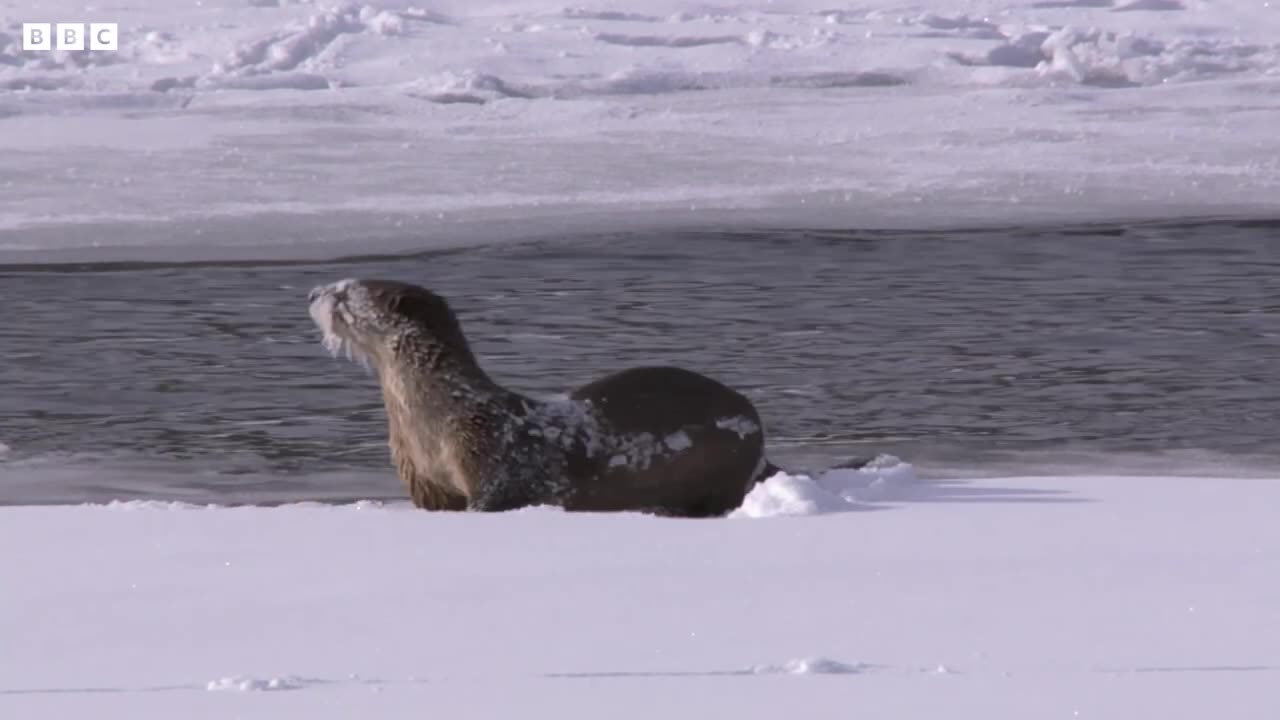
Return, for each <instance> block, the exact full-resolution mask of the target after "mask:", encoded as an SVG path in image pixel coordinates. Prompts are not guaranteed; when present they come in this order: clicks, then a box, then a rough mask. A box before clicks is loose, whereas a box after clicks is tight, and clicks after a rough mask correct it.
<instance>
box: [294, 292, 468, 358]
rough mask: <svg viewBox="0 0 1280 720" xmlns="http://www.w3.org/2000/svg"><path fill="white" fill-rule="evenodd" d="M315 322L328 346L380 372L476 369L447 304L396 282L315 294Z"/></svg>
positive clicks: (313, 304) (433, 296) (311, 310)
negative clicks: (442, 365) (443, 365)
mask: <svg viewBox="0 0 1280 720" xmlns="http://www.w3.org/2000/svg"><path fill="white" fill-rule="evenodd" d="M310 301H311V307H310V312H311V318H312V320H314V321H315V323H316V325H317V326H318V327H319V328H320V330H321V331H322V332H323V333H324V346H325V348H327V349H328V350H329V352H331V353H333V354H334V355H335V356H336V355H337V354H338V353H340V352H343V351H345V352H346V354H347V356H348V357H350V358H353V359H356V360H359V361H360V362H361V363H363V364H365V365H373V366H374V367H375V368H376V369H378V370H379V372H382V371H384V370H385V369H387V368H390V367H405V366H406V365H407V366H409V367H415V368H417V367H422V366H423V365H424V364H428V365H434V364H437V363H439V362H441V361H452V362H453V363H454V364H461V365H465V366H474V365H475V358H474V357H473V356H472V354H471V350H470V348H469V347H468V346H467V341H466V338H465V337H464V336H463V334H462V327H461V326H460V325H459V323H458V319H457V317H456V316H454V314H453V311H452V310H451V309H450V308H449V304H448V303H447V302H445V299H444V298H442V297H440V296H439V295H437V294H435V293H433V292H431V291H430V290H427V289H426V288H421V287H418V286H417V285H411V284H409V283H403V282H397V281H394V280H362V279H347V280H340V281H338V282H335V283H330V284H328V285H320V286H318V287H316V288H314V289H313V290H312V291H311V295H310Z"/></svg>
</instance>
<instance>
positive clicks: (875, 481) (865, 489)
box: [730, 455, 917, 518]
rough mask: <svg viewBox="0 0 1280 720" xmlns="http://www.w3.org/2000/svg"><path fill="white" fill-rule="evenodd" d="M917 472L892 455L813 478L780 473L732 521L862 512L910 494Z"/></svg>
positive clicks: (756, 491)
mask: <svg viewBox="0 0 1280 720" xmlns="http://www.w3.org/2000/svg"><path fill="white" fill-rule="evenodd" d="M916 480H917V478H916V471H915V468H914V467H913V466H912V465H911V464H910V463H905V462H902V461H901V460H899V459H898V458H896V457H893V456H892V455H880V456H877V457H876V458H874V459H872V461H871V462H869V463H867V464H866V465H863V466H862V467H859V468H857V469H843V468H841V469H832V470H827V471H824V472H822V473H819V474H818V475H817V476H816V477H810V476H808V475H805V474H803V473H795V474H793V473H788V472H779V473H777V474H775V475H773V476H772V477H770V478H768V479H766V480H765V481H764V482H762V483H760V484H758V485H756V486H755V488H754V489H752V491H751V492H750V493H748V494H747V497H746V499H744V500H743V502H742V507H740V508H738V509H737V510H735V511H734V512H733V513H731V514H730V517H748V518H763V517H776V516H780V515H817V514H820V513H830V512H846V511H849V510H857V509H860V506H859V503H860V502H870V501H879V500H886V499H890V498H892V497H895V496H897V495H902V494H909V493H910V492H911V490H912V488H913V486H914V484H915V483H916Z"/></svg>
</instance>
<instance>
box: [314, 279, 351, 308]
mask: <svg viewBox="0 0 1280 720" xmlns="http://www.w3.org/2000/svg"><path fill="white" fill-rule="evenodd" d="M356 282H357V281H356V280H353V279H351V278H347V279H345V280H339V281H337V282H331V283H329V284H327V285H317V286H315V287H313V288H311V292H309V293H307V302H310V303H314V302H315V301H317V300H319V299H321V298H325V297H332V298H333V299H334V300H345V299H346V295H347V290H348V289H350V287H351V286H352V285H353V284H355V283H356Z"/></svg>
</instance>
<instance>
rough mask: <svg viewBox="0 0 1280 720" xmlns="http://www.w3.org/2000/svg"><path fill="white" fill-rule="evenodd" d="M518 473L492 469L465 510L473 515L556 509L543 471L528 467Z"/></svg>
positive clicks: (523, 467)
mask: <svg viewBox="0 0 1280 720" xmlns="http://www.w3.org/2000/svg"><path fill="white" fill-rule="evenodd" d="M518 467H519V470H520V472H511V471H510V470H506V471H504V470H503V469H495V470H496V472H494V473H493V474H491V475H489V476H488V477H487V478H486V479H485V480H484V481H483V482H482V483H481V484H480V488H479V491H478V492H476V493H474V494H473V495H472V496H471V498H470V499H468V501H467V509H468V510H474V511H476V512H503V511H506V510H515V509H517V508H522V507H530V506H532V505H559V504H560V503H558V502H556V501H555V498H554V497H553V493H552V492H551V487H552V483H551V482H550V481H549V478H548V477H546V471H545V469H542V468H535V467H531V466H529V465H520V466H518Z"/></svg>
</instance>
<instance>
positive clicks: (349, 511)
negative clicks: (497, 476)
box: [0, 459, 1280, 720]
mask: <svg viewBox="0 0 1280 720" xmlns="http://www.w3.org/2000/svg"><path fill="white" fill-rule="evenodd" d="M881 464H882V465H883V466H884V467H882V468H881V469H880V470H877V471H871V470H867V471H860V476H861V478H862V479H863V480H865V479H866V478H868V477H870V476H871V475H874V474H876V473H877V472H878V473H880V476H881V477H884V476H886V475H892V472H893V468H895V467H899V465H900V464H899V465H890V464H889V462H888V460H887V459H882V460H881ZM900 472H904V471H900ZM842 474H843V473H842ZM779 481H780V478H776V477H775V478H774V479H772V480H770V483H775V484H777V483H779ZM858 482H861V481H858ZM822 483H823V487H824V491H825V492H827V493H829V494H832V495H835V494H838V493H839V492H841V488H842V487H844V486H843V485H840V484H835V485H828V484H826V483H827V480H825V479H824V480H822ZM850 484H857V483H856V482H855V483H850ZM830 488H834V489H830ZM886 497H887V498H888V499H887V500H859V504H860V506H861V507H863V508H864V509H867V510H874V511H873V512H857V513H836V514H829V515H823V516H818V517H807V518H796V517H791V518H777V519H771V520H764V521H750V520H702V521H690V520H677V519H663V518H655V517H650V516H644V515H636V514H627V513H622V514H574V513H564V512H560V511H550V510H547V509H545V508H530V509H526V510H522V511H516V512H510V513H501V514H493V515H477V514H461V513H426V512H422V511H418V510H414V509H413V508H411V507H409V506H407V504H404V503H399V504H394V505H378V504H370V503H363V504H359V505H355V506H322V505H317V504H305V505H293V506H285V507H278V508H262V507H245V508H220V507H197V506H192V505H183V504H167V503H112V504H110V505H98V506H78V507H77V506H71V507H9V508H0V568H3V578H4V581H3V582H4V586H3V587H4V591H3V592H0V618H5V620H4V624H3V630H2V632H3V642H2V643H0V715H3V717H6V718H65V717H94V718H102V719H104V720H111V719H114V718H140V717H183V718H214V717H239V718H247V719H253V718H281V717H306V718H311V719H313V720H325V719H326V718H349V717H355V716H369V717H380V718H409V717H421V716H422V715H423V713H424V712H426V713H429V714H431V715H434V716H439V717H449V718H493V717H511V716H513V715H519V716H529V717H568V718H595V717H611V718H654V717H672V718H705V717H728V718H774V717H786V716H789V715H794V714H795V713H797V712H799V711H800V709H803V712H802V713H801V714H802V715H803V716H804V717H817V718H833V719H834V718H849V717H893V718H900V719H902V720H914V719H920V720H935V719H936V718H941V717H962V718H984V719H986V720H1002V719H1005V718H1008V719H1010V720H1014V719H1016V720H1023V719H1024V718H1051V717H1063V718H1077V717H1078V718H1111V719H1115V720H1122V719H1123V720H1128V719H1131V718H1135V717H1159V718H1173V719H1178V720H1180V719H1186V720H1191V719H1201V718H1208V717H1230V718H1232V719H1233V720H1254V719H1257V720H1263V719H1266V720H1271V719H1272V718H1275V717H1276V713H1277V712H1278V711H1280V704H1278V701H1277V697H1276V693H1275V684H1276V678H1277V674H1278V673H1280V659H1278V658H1277V655H1276V648H1277V647H1280V624H1277V623H1276V622H1275V621H1274V620H1275V603H1276V598H1277V597H1280V582H1278V581H1277V577H1278V576H1277V573H1276V572H1275V568H1276V563H1277V561H1280V525H1278V524H1277V523H1276V522H1275V517H1274V516H1275V511H1274V509H1275V507H1276V504H1277V502H1280V477H1272V478H1255V479H1231V478H1190V477H1150V476H1148V477H1123V476H1111V477H1109V476H1098V477H1034V478H1033V477H1007V478H987V479H981V480H971V481H945V480H926V479H920V478H916V479H912V480H910V481H909V482H903V483H902V485H901V486H900V487H898V488H896V489H895V490H894V491H893V492H892V493H888V494H887V495H886Z"/></svg>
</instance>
